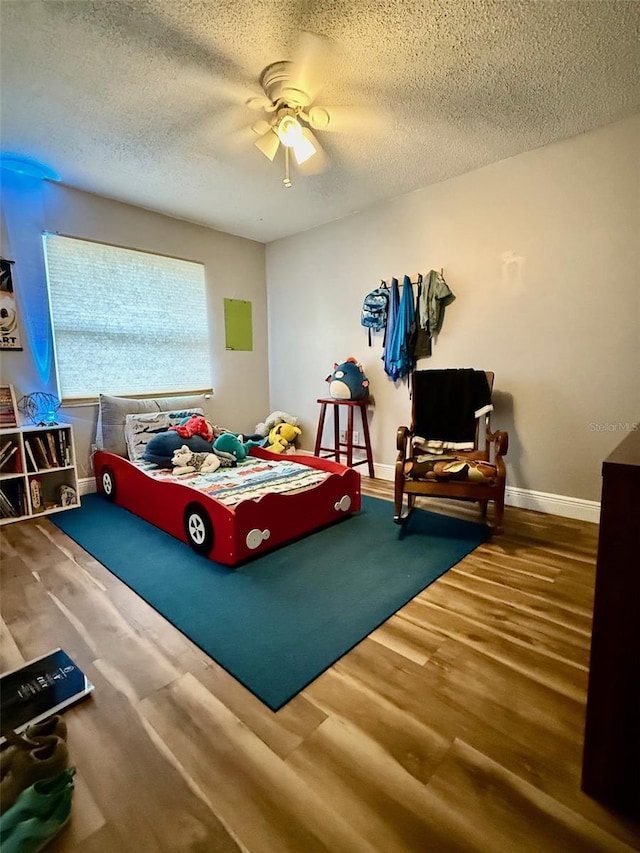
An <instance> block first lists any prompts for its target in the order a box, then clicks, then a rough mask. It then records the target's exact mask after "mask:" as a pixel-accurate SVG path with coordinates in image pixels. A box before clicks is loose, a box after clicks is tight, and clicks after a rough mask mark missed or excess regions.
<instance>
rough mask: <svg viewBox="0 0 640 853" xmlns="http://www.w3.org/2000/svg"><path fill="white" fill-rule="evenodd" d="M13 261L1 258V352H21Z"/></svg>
mask: <svg viewBox="0 0 640 853" xmlns="http://www.w3.org/2000/svg"><path fill="white" fill-rule="evenodd" d="M12 264H13V261H7V260H5V258H0V350H3V349H12V350H21V349H22V343H21V342H20V329H19V328H18V309H17V308H16V300H15V296H14V293H13V276H12V274H11V265H12Z"/></svg>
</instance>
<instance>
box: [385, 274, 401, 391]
mask: <svg viewBox="0 0 640 853" xmlns="http://www.w3.org/2000/svg"><path fill="white" fill-rule="evenodd" d="M399 307H400V288H399V287H398V279H397V278H392V279H391V287H390V288H389V307H388V309H387V325H386V326H385V330H384V340H383V342H382V361H383V362H384V372H385V373H387V374H389V376H391V374H390V373H389V370H390V353H391V340H392V338H393V330H394V328H395V325H396V322H397V320H398V309H399Z"/></svg>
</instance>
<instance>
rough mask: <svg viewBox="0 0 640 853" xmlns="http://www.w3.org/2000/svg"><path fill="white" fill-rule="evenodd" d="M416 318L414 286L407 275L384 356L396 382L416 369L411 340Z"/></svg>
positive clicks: (387, 367)
mask: <svg viewBox="0 0 640 853" xmlns="http://www.w3.org/2000/svg"><path fill="white" fill-rule="evenodd" d="M392 286H393V283H392ZM396 287H397V282H396ZM392 298H393V297H392ZM415 316H416V308H415V301H414V298H413V285H412V284H411V279H410V278H409V276H408V275H405V277H404V279H403V282H402V298H401V299H400V307H399V308H398V314H397V317H396V318H395V322H394V324H393V327H392V329H391V334H390V335H387V339H388V346H386V347H385V355H384V369H385V372H386V373H387V375H388V376H390V377H391V379H393V380H394V381H395V380H396V379H402V377H403V376H406V375H407V374H409V373H411V371H412V370H413V367H414V359H413V355H412V354H411V349H410V340H411V332H412V329H413V324H414V322H415Z"/></svg>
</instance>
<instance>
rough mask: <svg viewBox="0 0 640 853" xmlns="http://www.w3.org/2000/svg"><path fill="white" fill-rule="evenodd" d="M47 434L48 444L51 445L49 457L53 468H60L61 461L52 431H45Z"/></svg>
mask: <svg viewBox="0 0 640 853" xmlns="http://www.w3.org/2000/svg"><path fill="white" fill-rule="evenodd" d="M45 435H46V436H47V444H48V446H49V459H50V461H51V467H52V468H60V466H61V462H60V460H59V459H58V451H57V450H56V442H55V439H54V437H53V433H52V432H47V433H45Z"/></svg>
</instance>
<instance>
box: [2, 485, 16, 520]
mask: <svg viewBox="0 0 640 853" xmlns="http://www.w3.org/2000/svg"><path fill="white" fill-rule="evenodd" d="M19 514H20V513H19V512H18V510H17V509H16V507H15V506H14V505H13V502H12V501H10V500H9V498H8V497H7V495H6V494H5V493H4V492H3V491H2V489H0V516H2V518H17V517H18V515H19Z"/></svg>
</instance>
